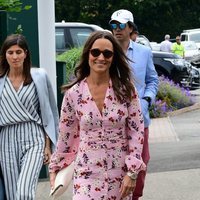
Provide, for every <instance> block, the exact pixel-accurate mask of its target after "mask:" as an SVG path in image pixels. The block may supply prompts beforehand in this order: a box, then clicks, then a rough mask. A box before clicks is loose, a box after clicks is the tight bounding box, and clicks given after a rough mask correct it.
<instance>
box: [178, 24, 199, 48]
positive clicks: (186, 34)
mask: <svg viewBox="0 0 200 200" xmlns="http://www.w3.org/2000/svg"><path fill="white" fill-rule="evenodd" d="M181 41H194V42H195V43H196V44H197V46H198V48H199V49H200V28H196V29H188V30H183V32H182V33H181Z"/></svg>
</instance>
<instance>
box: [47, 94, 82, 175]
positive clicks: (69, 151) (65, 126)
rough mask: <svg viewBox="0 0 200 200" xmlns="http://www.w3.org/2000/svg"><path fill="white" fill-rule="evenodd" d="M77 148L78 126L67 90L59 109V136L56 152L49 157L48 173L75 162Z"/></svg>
mask: <svg viewBox="0 0 200 200" xmlns="http://www.w3.org/2000/svg"><path fill="white" fill-rule="evenodd" d="M78 146H79V124H78V119H77V118H76V111H75V108H74V104H73V100H72V98H71V96H70V92H69V90H68V91H67V92H66V93H65V96H64V98H63V103H62V107H61V116H60V122H59V136H58V142H57V145H56V150H55V152H54V153H53V155H52V157H51V162H50V165H49V171H50V172H56V171H59V170H60V169H62V168H63V167H65V166H68V165H69V164H71V162H72V161H74V160H75V157H76V154H77V150H78Z"/></svg>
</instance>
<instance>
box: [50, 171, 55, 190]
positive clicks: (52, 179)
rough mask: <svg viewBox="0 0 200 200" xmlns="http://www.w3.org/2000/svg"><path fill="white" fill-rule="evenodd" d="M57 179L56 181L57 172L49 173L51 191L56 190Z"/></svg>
mask: <svg viewBox="0 0 200 200" xmlns="http://www.w3.org/2000/svg"><path fill="white" fill-rule="evenodd" d="M55 179H56V173H55V172H52V173H49V180H50V187H51V190H53V189H54V183H55Z"/></svg>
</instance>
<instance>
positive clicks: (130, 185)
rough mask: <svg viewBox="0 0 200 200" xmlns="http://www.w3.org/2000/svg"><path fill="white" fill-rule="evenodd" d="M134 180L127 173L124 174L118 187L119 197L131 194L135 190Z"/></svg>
mask: <svg viewBox="0 0 200 200" xmlns="http://www.w3.org/2000/svg"><path fill="white" fill-rule="evenodd" d="M135 186H136V180H133V179H131V178H130V177H129V176H128V175H125V177H124V180H123V181H122V185H121V188H120V191H119V192H120V193H121V197H122V198H124V197H126V196H128V195H129V194H131V193H132V192H133V191H134V190H135Z"/></svg>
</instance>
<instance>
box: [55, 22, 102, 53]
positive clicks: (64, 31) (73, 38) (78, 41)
mask: <svg viewBox="0 0 200 200" xmlns="http://www.w3.org/2000/svg"><path fill="white" fill-rule="evenodd" d="M97 30H104V29H103V28H101V27H100V26H97V25H94V24H86V23H79V22H56V23H55V31H56V53H63V52H64V51H66V50H68V49H71V48H73V47H80V46H83V45H84V44H85V42H86V40H87V38H88V36H89V35H90V33H92V32H94V31H97Z"/></svg>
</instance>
